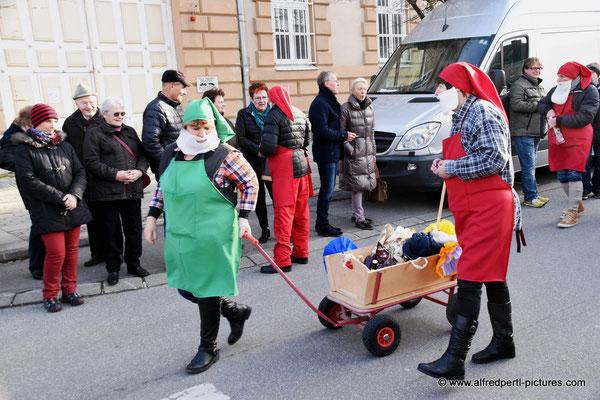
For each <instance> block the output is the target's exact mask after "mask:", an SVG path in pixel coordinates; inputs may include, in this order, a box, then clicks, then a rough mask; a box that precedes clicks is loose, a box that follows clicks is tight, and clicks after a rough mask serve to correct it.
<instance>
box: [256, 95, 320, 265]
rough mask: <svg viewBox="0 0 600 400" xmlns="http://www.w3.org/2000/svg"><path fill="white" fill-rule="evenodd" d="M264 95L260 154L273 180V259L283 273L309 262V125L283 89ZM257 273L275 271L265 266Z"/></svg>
mask: <svg viewBox="0 0 600 400" xmlns="http://www.w3.org/2000/svg"><path fill="white" fill-rule="evenodd" d="M267 94H268V95H269V99H270V100H271V102H272V103H273V104H274V105H273V107H271V111H269V114H267V118H266V119H265V129H264V131H263V135H262V138H261V141H260V146H259V154H262V155H263V156H264V157H267V162H268V166H269V170H270V171H271V177H272V179H273V208H274V218H273V230H274V232H275V238H276V239H277V243H276V244H275V247H274V249H273V253H274V257H273V258H274V261H275V263H277V265H279V266H280V267H281V269H282V270H283V271H284V272H289V271H291V270H292V263H298V264H307V263H308V235H309V231H310V215H309V211H308V196H309V195H310V196H313V193H312V181H311V179H310V167H309V165H308V154H307V150H306V147H307V146H308V145H309V144H310V127H309V124H308V118H306V115H304V113H303V112H302V111H300V110H299V109H297V108H296V107H294V106H292V103H291V102H290V95H289V94H288V92H287V91H286V90H285V89H283V88H282V87H281V86H275V87H272V88H271V89H269V91H268V92H267ZM290 236H291V239H292V242H293V249H292V247H291V246H290ZM260 272H262V273H264V274H272V273H275V272H277V271H276V270H275V269H274V268H273V267H272V266H271V265H265V266H262V267H261V268H260Z"/></svg>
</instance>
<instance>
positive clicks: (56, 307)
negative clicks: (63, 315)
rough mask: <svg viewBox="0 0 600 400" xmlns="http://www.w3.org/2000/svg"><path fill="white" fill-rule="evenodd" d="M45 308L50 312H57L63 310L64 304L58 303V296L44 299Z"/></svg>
mask: <svg viewBox="0 0 600 400" xmlns="http://www.w3.org/2000/svg"><path fill="white" fill-rule="evenodd" d="M44 308H45V309H46V310H48V312H50V313H55V312H58V311H60V310H62V306H61V305H60V304H58V299H57V298H52V299H44Z"/></svg>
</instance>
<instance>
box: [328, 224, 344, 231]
mask: <svg viewBox="0 0 600 400" xmlns="http://www.w3.org/2000/svg"><path fill="white" fill-rule="evenodd" d="M329 229H333V230H334V231H338V232H341V231H342V229H341V228H336V227H335V226H333V225H329Z"/></svg>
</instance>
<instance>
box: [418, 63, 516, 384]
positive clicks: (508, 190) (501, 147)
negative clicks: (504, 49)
mask: <svg viewBox="0 0 600 400" xmlns="http://www.w3.org/2000/svg"><path fill="white" fill-rule="evenodd" d="M435 94H436V96H438V98H439V100H440V106H441V108H442V112H451V111H454V114H453V116H452V128H451V131H450V137H449V138H448V139H445V140H444V142H443V156H444V159H443V160H441V159H436V160H434V161H433V165H432V167H431V170H432V171H433V173H435V174H436V175H438V176H440V177H442V178H444V180H445V182H446V187H447V188H448V206H449V208H450V211H452V213H453V214H454V220H455V226H456V234H457V236H458V242H459V244H460V246H461V247H462V250H463V252H462V255H461V257H460V259H459V261H458V267H457V272H458V276H457V277H458V291H457V298H458V302H457V305H458V306H457V307H458V316H457V319H456V323H455V324H454V327H453V328H452V334H451V337H450V344H449V345H448V349H447V350H446V352H445V353H444V354H443V355H442V357H441V358H440V359H438V360H436V361H434V362H432V363H427V364H419V367H418V369H419V371H421V372H423V373H425V374H427V375H430V376H433V377H437V378H440V377H444V378H447V379H464V376H465V358H466V355H467V352H468V351H469V347H470V345H471V339H472V338H473V335H474V334H475V331H476V329H477V318H478V316H479V309H480V304H481V287H482V285H483V284H484V283H485V287H486V292H487V297H488V311H489V314H490V319H491V321H492V328H493V331H494V335H493V337H492V341H491V343H490V344H489V345H488V347H487V348H486V349H484V350H483V351H480V352H478V353H476V354H475V355H473V362H475V363H488V362H492V361H495V360H498V359H502V358H513V357H514V356H515V347H514V342H513V338H512V319H511V304H510V297H509V292H508V286H507V284H506V272H507V268H508V259H509V256H510V246H511V241H512V231H513V229H514V230H517V231H519V233H520V202H519V199H518V197H517V195H516V193H515V191H514V190H513V189H512V185H513V179H514V172H513V166H512V159H511V153H510V132H509V129H508V124H507V122H506V121H507V118H506V114H505V112H504V109H503V108H502V103H501V102H500V98H499V96H498V93H497V92H496V89H495V87H494V84H493V83H492V81H491V80H490V78H489V77H488V76H487V75H486V74H485V73H484V72H483V71H481V70H479V69H478V68H477V67H474V66H472V65H470V64H467V63H464V62H460V63H454V64H451V65H449V66H447V67H446V68H445V69H444V70H443V71H442V72H441V73H440V76H439V79H438V87H437V90H436V92H435Z"/></svg>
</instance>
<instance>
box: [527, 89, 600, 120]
mask: <svg viewBox="0 0 600 400" xmlns="http://www.w3.org/2000/svg"><path fill="white" fill-rule="evenodd" d="M555 90H556V86H555V87H553V88H552V89H550V92H548V95H547V96H546V97H542V99H541V100H540V102H539V103H538V106H537V111H538V113H540V114H542V116H544V117H546V114H548V111H550V110H552V107H553V103H552V94H553V93H554V91H555ZM572 94H573V99H572V101H571V107H572V108H573V110H575V111H577V113H576V114H572V115H563V116H561V117H557V118H556V124H557V125H558V126H559V127H560V126H566V127H567V128H572V129H581V128H583V127H584V126H586V125H588V124H591V123H592V121H593V120H594V117H595V116H596V113H597V112H598V106H599V105H600V100H599V98H598V89H596V88H595V87H594V86H593V85H588V87H586V88H585V90H581V84H579V85H577V87H576V88H575V90H574V91H573V93H572Z"/></svg>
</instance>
